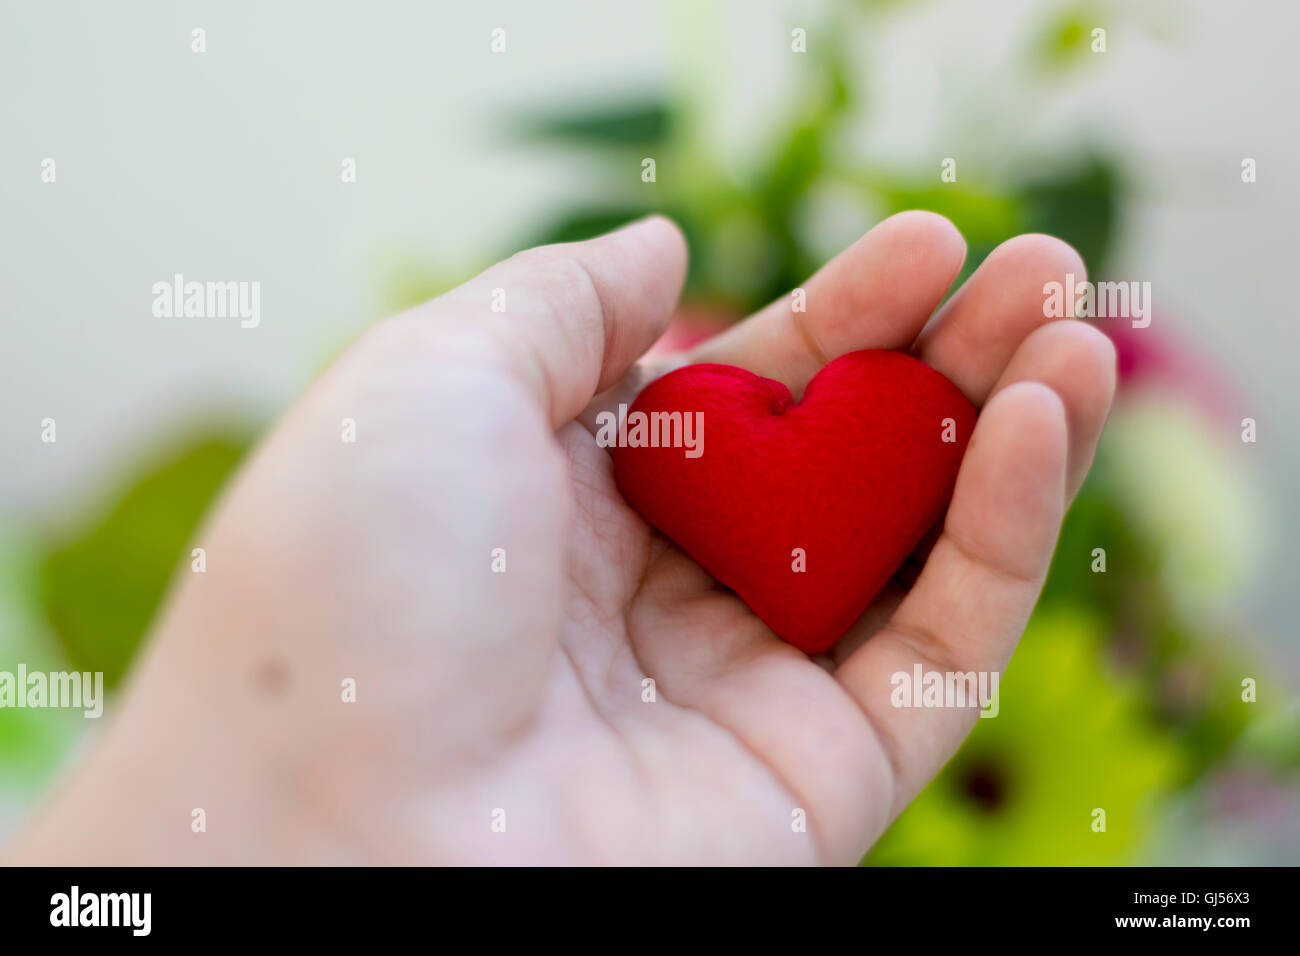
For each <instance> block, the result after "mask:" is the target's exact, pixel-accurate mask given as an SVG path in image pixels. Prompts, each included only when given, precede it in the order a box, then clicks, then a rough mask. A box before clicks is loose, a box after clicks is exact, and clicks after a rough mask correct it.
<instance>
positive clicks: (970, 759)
mask: <svg viewBox="0 0 1300 956" xmlns="http://www.w3.org/2000/svg"><path fill="white" fill-rule="evenodd" d="M1104 650H1105V632H1104V628H1103V627H1102V622H1101V621H1100V620H1099V619H1098V618H1097V617H1096V616H1095V615H1093V614H1091V613H1090V612H1088V611H1085V610H1083V609H1082V608H1081V607H1065V606H1059V607H1056V608H1049V609H1041V610H1040V611H1039V613H1038V614H1036V615H1035V617H1034V620H1033V622H1031V624H1030V627H1029V628H1028V630H1027V631H1026V632H1025V636H1024V637H1023V639H1022V640H1021V643H1020V648H1019V650H1017V652H1016V655H1015V657H1014V658H1013V659H1012V662H1011V664H1010V665H1009V667H1008V670H1007V673H1006V675H1005V676H1004V677H1003V679H1002V681H1001V684H1000V685H999V688H998V704H999V712H998V716H996V717H992V718H987V719H980V720H977V721H976V726H975V730H974V731H973V732H972V734H971V736H970V738H969V739H968V740H967V741H966V743H965V745H964V746H963V747H962V749H961V751H960V752H959V753H958V754H957V756H956V757H954V758H953V760H952V762H951V763H949V765H948V766H947V767H945V768H944V770H943V772H942V773H941V774H940V775H939V776H938V777H937V778H936V779H935V780H934V781H933V782H932V783H931V784H930V786H929V787H927V788H926V789H925V791H923V792H922V794H921V795H920V796H919V797H918V798H917V799H916V801H915V802H914V803H913V804H912V805H911V806H910V807H908V808H907V810H905V811H904V812H903V813H902V815H901V816H900V817H899V818H898V820H897V821H895V823H894V825H893V826H892V827H891V828H890V829H889V831H888V832H887V833H886V834H885V836H884V837H883V838H882V839H881V840H880V842H879V843H877V845H876V846H875V848H874V849H873V850H872V852H871V853H870V854H869V856H868V858H867V861H866V862H868V863H870V864H879V865H922V866H924V865H933V866H975V865H982V866H1006V865H1030V866H1033V865H1102V864H1116V863H1124V862H1126V861H1129V860H1131V859H1132V858H1133V857H1134V856H1135V855H1136V854H1137V852H1138V851H1139V849H1140V847H1141V838H1142V836H1143V834H1144V832H1145V830H1146V828H1147V821H1148V819H1149V815H1150V813H1151V811H1152V809H1153V802H1154V798H1155V797H1157V796H1159V795H1161V794H1163V793H1166V792H1169V791H1170V790H1171V789H1172V788H1173V787H1174V786H1175V785H1176V784H1177V783H1178V782H1179V781H1180V780H1181V777H1182V767H1181V761H1182V756H1183V755H1182V753H1181V751H1180V750H1179V748H1178V747H1177V746H1176V745H1175V744H1174V743H1173V742H1172V741H1170V740H1169V739H1168V738H1167V737H1166V736H1164V735H1163V734H1162V733H1161V732H1160V729H1159V728H1158V727H1157V726H1156V725H1155V724H1154V723H1153V722H1152V721H1151V720H1150V719H1149V718H1148V717H1147V716H1146V714H1145V705H1144V700H1143V696H1144V695H1143V692H1142V688H1141V684H1140V683H1139V682H1138V681H1136V680H1133V679H1131V678H1125V677H1124V675H1122V674H1119V673H1116V672H1115V671H1114V670H1113V669H1111V668H1110V667H1109V666H1108V665H1107V663H1106V655H1105V653H1104ZM1096 808H1100V809H1102V810H1104V811H1105V813H1106V830H1105V832H1104V833H1103V832H1096V831H1094V830H1093V811H1094V809H1096Z"/></svg>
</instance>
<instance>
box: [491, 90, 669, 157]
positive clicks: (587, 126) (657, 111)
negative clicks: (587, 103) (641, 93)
mask: <svg viewBox="0 0 1300 956" xmlns="http://www.w3.org/2000/svg"><path fill="white" fill-rule="evenodd" d="M517 125H518V127H519V129H520V131H521V133H522V135H523V137H524V138H526V139H532V140H551V141H560V142H570V143H577V144H582V145H588V146H654V145H657V144H659V143H662V142H663V141H664V140H666V139H667V138H668V137H669V135H671V133H672V129H673V109H672V107H671V106H670V105H669V104H668V103H666V102H664V101H662V100H647V101H639V102H631V103H620V104H617V105H613V106H593V107H589V108H588V109H586V110H582V111H578V112H571V113H562V114H550V115H539V116H526V117H523V118H521V119H519V120H518V121H517Z"/></svg>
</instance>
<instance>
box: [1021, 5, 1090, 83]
mask: <svg viewBox="0 0 1300 956" xmlns="http://www.w3.org/2000/svg"><path fill="white" fill-rule="evenodd" d="M1107 20H1108V18H1107V16H1106V14H1105V12H1104V11H1103V10H1102V9H1101V8H1100V7H1099V6H1098V5H1097V4H1095V3H1080V4H1073V5H1071V6H1069V7H1066V8H1065V9H1063V10H1060V11H1057V12H1055V13H1054V14H1053V15H1052V16H1051V18H1050V19H1048V20H1047V22H1046V23H1045V24H1043V26H1042V27H1041V28H1040V29H1039V30H1038V32H1037V34H1036V35H1035V37H1034V40H1033V43H1032V51H1033V58H1034V61H1035V62H1036V64H1037V65H1038V66H1039V67H1040V68H1042V69H1046V70H1051V71H1057V72H1059V71H1062V70H1065V69H1068V68H1070V67H1072V66H1075V65H1076V64H1078V63H1080V62H1082V61H1083V58H1084V57H1085V56H1087V55H1089V54H1091V53H1092V31H1093V30H1094V29H1096V28H1097V27H1104V26H1105V25H1106V22H1107Z"/></svg>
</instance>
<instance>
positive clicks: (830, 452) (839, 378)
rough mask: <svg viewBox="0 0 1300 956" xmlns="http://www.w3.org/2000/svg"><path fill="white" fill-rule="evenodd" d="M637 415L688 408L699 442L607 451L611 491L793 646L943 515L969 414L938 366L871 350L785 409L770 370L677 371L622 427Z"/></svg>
mask: <svg viewBox="0 0 1300 956" xmlns="http://www.w3.org/2000/svg"><path fill="white" fill-rule="evenodd" d="M637 412H645V413H653V412H667V413H671V412H680V413H683V414H693V413H695V412H702V413H703V420H702V421H703V439H704V441H703V446H702V448H703V450H702V453H701V454H700V456H699V457H697V458H691V457H687V455H686V454H685V449H683V448H682V447H657V448H655V447H627V446H626V445H621V444H620V445H616V446H615V447H614V448H613V449H612V453H613V458H614V477H615V480H616V481H617V482H618V487H619V489H620V490H621V491H622V493H623V496H624V498H626V499H627V501H628V502H629V503H630V504H631V505H632V507H633V508H635V509H636V510H637V511H638V512H640V514H641V515H642V517H644V518H645V519H646V520H647V521H648V522H650V524H652V525H654V526H655V527H656V528H658V529H659V530H660V531H662V532H663V533H664V534H666V535H667V536H668V537H670V538H672V539H673V541H675V542H677V544H678V545H680V546H681V547H682V548H684V549H685V550H686V551H687V553H689V554H690V555H691V556H692V557H693V558H694V559H695V560H696V561H698V562H699V563H700V564H701V565H702V566H703V567H704V568H705V569H706V570H707V571H709V573H711V574H712V575H713V576H714V577H716V578H717V579H718V580H719V581H721V582H722V583H723V584H725V585H726V586H727V587H729V588H731V589H732V590H733V591H735V592H736V593H737V594H738V595H739V596H740V597H741V599H743V600H744V602H745V603H746V604H748V605H749V607H750V608H752V609H753V611H754V613H755V614H757V615H758V616H759V618H761V619H762V620H763V621H764V623H766V624H767V625H768V627H770V628H771V629H772V630H773V631H775V632H776V633H777V634H778V635H779V636H780V637H782V638H783V639H784V640H786V641H788V642H789V643H791V644H793V645H794V646H795V647H798V648H799V649H800V650H803V651H804V652H806V653H808V654H821V653H824V652H826V651H827V650H829V649H830V648H831V647H832V646H833V645H834V644H835V642H836V641H837V640H839V638H840V637H841V636H842V635H843V634H844V632H845V631H847V630H848V629H849V627H850V626H852V624H853V623H854V622H855V621H856V620H857V619H858V618H859V617H860V616H861V614H862V612H863V611H864V610H865V609H866V607H867V605H868V604H870V603H871V600H872V598H874V597H875V596H876V594H877V593H878V592H879V591H880V589H881V588H882V587H883V586H884V585H885V583H886V582H887V581H888V580H889V579H890V577H891V576H892V575H893V574H894V572H895V571H896V570H898V567H899V565H900V564H902V562H903V559H904V558H906V557H907V555H908V554H909V553H910V552H911V551H912V549H913V548H915V547H916V545H917V543H918V542H919V541H920V539H921V538H922V537H923V536H924V535H925V533H926V531H927V530H929V528H930V527H931V526H932V525H933V524H934V522H935V521H936V520H938V518H939V517H940V516H941V515H942V514H943V511H944V509H945V507H946V506H947V502H948V498H949V496H950V495H951V494H952V489H953V485H954V483H955V481H956V478H957V469H958V466H959V465H960V464H961V458H962V453H963V452H964V451H965V449H966V443H967V441H969V439H970V435H971V431H972V429H973V428H974V427H975V418H976V412H975V409H974V407H973V406H972V405H971V404H970V402H969V401H967V400H966V398H965V396H964V395H962V393H961V392H960V391H959V390H958V389H957V387H956V386H954V385H953V384H952V383H951V382H949V381H948V380H947V379H946V378H944V377H943V375H941V374H940V373H939V372H936V371H935V370H934V369H932V368H930V367H929V366H928V365H925V364H924V363H922V362H919V361H917V360H916V359H913V358H911V357H909V356H907V355H903V354H902V353H900V352H889V351H883V350H870V351H863V352H851V353H849V354H848V355H844V356H841V357H840V358H838V359H836V360H835V361H833V362H831V363H830V364H828V365H826V366H825V367H824V368H823V369H822V370H821V371H820V372H818V373H817V375H816V376H815V377H814V378H813V379H812V381H811V382H809V383H808V387H807V388H806V389H805V390H804V395H803V399H802V401H800V402H799V403H798V404H795V403H794V401H793V399H792V397H791V395H790V390H789V389H787V388H786V387H785V386H784V385H782V384H781V383H780V382H777V381H774V380H773V379H769V378H762V377H760V376H758V375H754V374H753V373H752V372H747V371H745V370H744V369H739V368H734V367H733V366H730V365H712V364H708V365H690V366H687V367H685V368H681V369H678V370H676V371H674V372H670V373H669V374H667V375H665V376H663V377H662V378H660V379H657V380H656V381H654V382H652V383H651V384H650V385H649V386H647V387H646V389H645V390H644V391H642V392H641V394H640V395H639V396H638V397H637V399H636V401H635V402H634V403H633V404H632V406H631V408H630V409H629V410H628V420H629V422H634V421H635V420H636V413H637ZM946 419H948V420H951V421H950V422H948V423H945V420H946ZM695 420H696V421H698V420H699V419H695ZM945 431H946V432H947V436H948V437H950V438H952V439H954V440H952V441H944V440H943V438H944V436H945ZM795 549H803V553H804V556H805V557H804V564H805V568H806V569H805V570H803V571H796V570H795V568H796V566H797V563H798V560H797V559H798V555H797V554H796V552H795Z"/></svg>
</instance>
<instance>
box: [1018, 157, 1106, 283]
mask: <svg viewBox="0 0 1300 956" xmlns="http://www.w3.org/2000/svg"><path fill="white" fill-rule="evenodd" d="M1122 185H1123V184H1122V179H1121V177H1120V174H1119V171H1118V169H1117V168H1116V166H1115V164H1114V163H1113V162H1112V161H1110V160H1108V159H1105V158H1102V157H1100V156H1093V157H1090V158H1089V159H1087V160H1085V161H1084V162H1082V163H1079V164H1078V165H1075V166H1071V167H1067V168H1066V169H1065V170H1063V171H1062V172H1060V173H1058V174H1055V175H1053V176H1050V177H1045V178H1041V179H1037V180H1030V181H1029V184H1028V185H1027V186H1025V187H1024V188H1023V189H1021V190H1020V198H1021V200H1022V202H1023V204H1024V220H1023V224H1022V231H1025V232H1046V233H1048V234H1050V235H1053V236H1058V237H1059V238H1061V239H1064V240H1065V241H1066V242H1068V243H1070V245H1072V246H1074V248H1075V249H1077V250H1078V252H1079V255H1081V256H1083V261H1084V262H1085V263H1087V265H1088V271H1089V274H1090V275H1091V276H1092V277H1093V278H1097V277H1098V276H1101V275H1103V274H1104V273H1105V270H1106V267H1107V265H1108V261H1107V254H1108V253H1109V252H1110V248H1111V243H1112V241H1113V239H1114V236H1115V229H1116V225H1117V220H1118V209H1119V197H1120V194H1121V190H1122Z"/></svg>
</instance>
